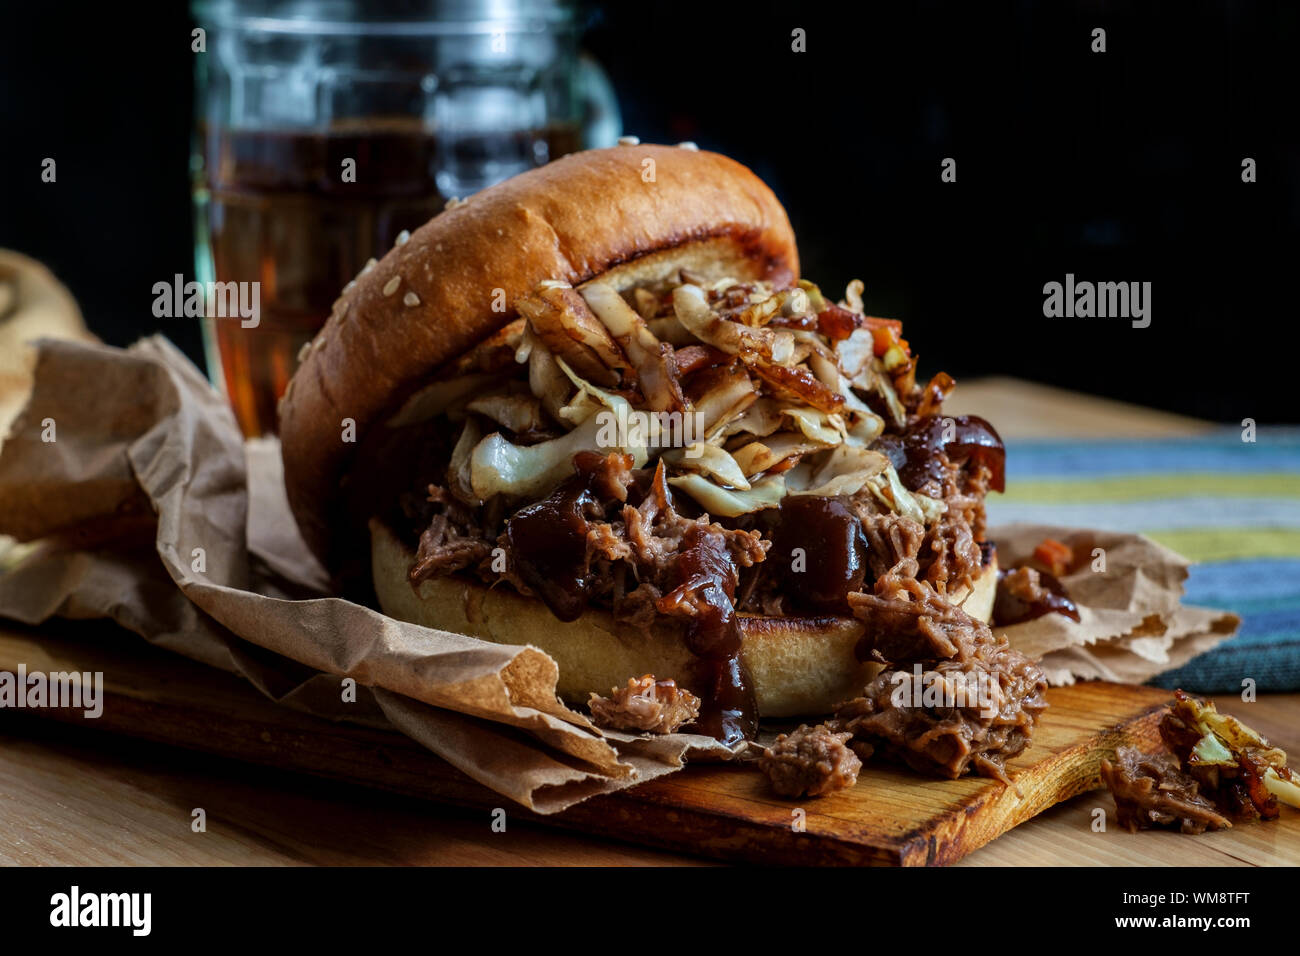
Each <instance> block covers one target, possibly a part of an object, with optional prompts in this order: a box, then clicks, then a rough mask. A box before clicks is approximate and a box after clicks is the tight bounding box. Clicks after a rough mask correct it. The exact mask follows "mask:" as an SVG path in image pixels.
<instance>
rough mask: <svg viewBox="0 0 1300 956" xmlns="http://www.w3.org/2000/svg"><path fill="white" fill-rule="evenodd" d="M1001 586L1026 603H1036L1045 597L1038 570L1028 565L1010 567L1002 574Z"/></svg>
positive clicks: (1046, 592) (1045, 592)
mask: <svg viewBox="0 0 1300 956" xmlns="http://www.w3.org/2000/svg"><path fill="white" fill-rule="evenodd" d="M1001 585H1002V587H1004V588H1006V590H1007V593H1008V594H1010V595H1011V596H1012V597H1015V598H1017V599H1018V600H1021V601H1024V602H1025V603H1026V604H1038V603H1040V602H1041V601H1043V599H1044V598H1046V597H1047V594H1048V591H1047V589H1046V588H1044V587H1043V582H1042V579H1041V578H1040V577H1039V574H1038V571H1036V570H1035V569H1034V568H1030V567H1020V568H1012V569H1011V570H1009V571H1007V573H1006V574H1004V575H1003V576H1002V581H1001Z"/></svg>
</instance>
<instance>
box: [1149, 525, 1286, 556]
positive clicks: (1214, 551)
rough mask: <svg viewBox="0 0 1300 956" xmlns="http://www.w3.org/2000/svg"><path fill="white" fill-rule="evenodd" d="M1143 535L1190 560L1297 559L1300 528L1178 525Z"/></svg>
mask: <svg viewBox="0 0 1300 956" xmlns="http://www.w3.org/2000/svg"><path fill="white" fill-rule="evenodd" d="M1145 534H1146V535H1147V537H1149V538H1154V539H1155V540H1156V541H1159V542H1160V543H1161V544H1163V545H1164V546H1165V547H1167V548H1173V549H1174V550H1175V551H1177V552H1178V553H1179V554H1181V555H1183V557H1185V558H1188V559H1190V560H1192V561H1236V560H1240V559H1242V558H1300V530H1297V529H1294V528H1179V529H1177V530H1173V531H1146V532H1145Z"/></svg>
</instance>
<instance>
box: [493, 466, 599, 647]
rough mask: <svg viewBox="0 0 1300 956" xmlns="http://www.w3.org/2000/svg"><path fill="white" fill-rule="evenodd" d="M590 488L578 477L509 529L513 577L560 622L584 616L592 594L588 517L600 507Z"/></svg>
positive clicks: (515, 519) (524, 511) (524, 512)
mask: <svg viewBox="0 0 1300 956" xmlns="http://www.w3.org/2000/svg"><path fill="white" fill-rule="evenodd" d="M590 483H591V479H590V476H588V475H584V474H581V473H579V474H576V475H574V476H573V477H571V478H569V479H568V480H567V481H565V482H564V483H563V484H561V485H560V487H558V488H556V489H555V491H554V492H552V494H551V496H550V497H549V498H546V499H544V500H542V501H539V502H537V503H536V504H533V505H529V506H528V507H527V508H524V509H522V510H521V511H518V512H516V514H515V515H514V517H512V518H511V519H510V521H509V523H508V524H507V525H506V539H507V541H508V542H509V545H510V553H511V554H512V555H513V556H514V565H515V572H516V573H517V574H518V575H519V577H520V579H521V580H522V581H523V582H524V583H525V584H527V585H528V586H529V587H530V588H532V590H533V591H534V592H536V594H537V596H538V597H540V598H541V599H542V600H543V601H544V602H545V603H546V606H547V607H548V608H550V609H551V613H552V614H554V615H555V616H556V617H558V618H559V619H560V620H561V621H574V620H577V619H578V617H580V616H581V614H582V612H583V611H584V610H585V609H586V607H587V594H588V592H589V590H590V588H591V565H590V561H589V560H588V557H587V517H586V511H587V509H589V508H595V507H598V503H597V501H596V496H595V495H594V494H592V492H591V489H590V487H589V485H590Z"/></svg>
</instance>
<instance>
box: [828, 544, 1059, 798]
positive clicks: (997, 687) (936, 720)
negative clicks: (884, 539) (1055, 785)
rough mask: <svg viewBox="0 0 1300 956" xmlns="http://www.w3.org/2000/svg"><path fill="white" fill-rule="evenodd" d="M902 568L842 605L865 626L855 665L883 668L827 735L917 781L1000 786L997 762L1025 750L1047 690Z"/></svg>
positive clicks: (912, 570)
mask: <svg viewBox="0 0 1300 956" xmlns="http://www.w3.org/2000/svg"><path fill="white" fill-rule="evenodd" d="M917 570H918V565H917V562H916V560H915V559H914V558H906V559H904V560H903V561H901V562H899V564H898V566H897V567H895V568H893V569H891V570H890V571H889V573H887V574H885V575H882V576H881V577H880V578H879V579H878V580H877V582H876V585H875V588H874V589H873V591H872V593H857V594H851V595H849V604H850V606H851V607H852V608H853V613H854V615H855V616H857V617H858V618H859V619H860V620H861V621H862V622H863V623H864V624H865V625H866V629H865V634H864V636H863V638H862V642H861V643H860V645H859V649H858V656H859V657H860V658H863V659H867V658H874V659H876V660H878V661H883V662H885V663H887V664H889V665H890V666H889V667H887V668H886V669H885V670H884V671H882V672H881V673H880V674H879V675H877V676H876V678H875V679H874V680H873V681H872V682H871V683H870V684H868V685H867V687H866V688H865V689H864V690H863V693H862V696H860V697H858V698H856V699H854V700H851V701H849V702H847V703H845V704H842V705H841V706H840V707H839V708H838V709H837V711H836V714H835V717H836V723H835V726H836V727H838V728H841V729H843V730H846V731H849V732H850V733H852V734H853V735H854V737H855V738H862V739H863V740H865V741H866V742H868V743H873V744H874V743H879V745H880V746H881V747H882V748H883V751H884V752H885V753H886V754H887V755H888V756H891V757H894V758H896V759H899V760H902V761H903V762H905V763H906V764H907V765H908V766H910V767H912V768H913V769H915V770H918V771H920V772H922V773H932V774H938V775H940V776H946V777H952V778H956V777H959V776H961V775H962V774H964V773H966V772H967V771H968V770H974V771H975V772H976V773H979V774H982V775H983V776H986V777H994V778H996V779H999V780H1002V781H1003V782H1008V780H1007V777H1006V769H1005V768H1006V761H1007V759H1009V758H1011V757H1014V756H1015V755H1016V754H1018V753H1020V752H1021V751H1022V750H1024V749H1025V747H1027V746H1028V745H1029V739H1030V736H1031V735H1032V733H1033V728H1034V725H1035V724H1036V723H1037V722H1038V718H1039V716H1040V715H1041V714H1042V712H1043V711H1044V710H1045V709H1046V707H1047V700H1046V697H1045V696H1044V694H1045V692H1046V690H1047V680H1046V678H1045V677H1044V675H1043V672H1042V670H1041V669H1040V668H1039V667H1038V665H1037V664H1035V663H1034V662H1033V661H1031V660H1029V658H1027V657H1025V656H1024V655H1023V654H1021V653H1020V652H1019V651H1017V650H1015V649H1014V648H1012V647H1011V645H1010V644H1008V643H1007V640H1006V638H1005V637H1001V636H995V635H994V634H993V632H992V630H991V629H990V628H989V626H988V625H987V624H985V623H984V622H983V621H979V620H976V619H975V618H973V617H971V616H970V615H969V614H967V613H966V612H965V611H963V610H962V609H961V608H959V607H956V606H955V605H952V604H949V603H948V602H947V601H946V600H945V599H944V598H942V597H940V596H939V594H938V593H937V592H936V591H935V590H934V588H933V587H932V586H931V585H929V584H928V583H924V582H921V581H918V580H917V579H916V574H917Z"/></svg>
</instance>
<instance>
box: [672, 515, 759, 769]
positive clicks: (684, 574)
mask: <svg viewBox="0 0 1300 956" xmlns="http://www.w3.org/2000/svg"><path fill="white" fill-rule="evenodd" d="M676 574H677V582H678V583H677V587H676V588H674V589H673V590H672V591H670V592H669V593H668V594H666V595H664V596H663V598H661V599H660V601H659V609H660V611H661V612H663V613H667V614H673V613H679V614H683V615H684V616H686V646H687V647H688V648H690V650H691V653H693V654H695V656H696V657H698V658H700V667H699V671H700V674H701V680H700V685H701V687H702V688H703V690H704V691H705V694H704V696H703V699H702V707H701V711H700V717H699V720H698V721H696V724H695V726H696V729H698V730H699V731H700V732H701V733H705V734H708V735H709V736H711V737H716V738H717V739H718V740H720V741H722V742H723V743H724V744H728V745H730V744H734V743H739V742H740V741H741V740H748V739H750V738H752V737H753V736H754V734H755V733H756V732H757V731H758V706H757V701H756V699H755V696H754V688H753V685H752V683H751V682H750V679H749V674H748V673H747V672H746V669H745V665H744V662H743V661H742V660H741V659H740V646H741V640H742V636H743V635H742V633H741V630H740V622H739V621H738V620H737V619H736V608H735V599H736V583H737V581H738V580H739V572H738V571H737V569H736V564H735V562H734V561H732V560H731V555H730V554H729V553H728V552H727V549H726V546H725V544H723V543H722V541H720V540H719V539H718V537H717V536H716V535H712V534H710V533H709V532H708V531H707V529H705V528H703V527H701V526H699V525H696V526H695V527H693V528H691V529H690V530H689V531H687V532H686V536H685V537H684V538H682V550H681V552H680V553H679V554H678V557H677V565H676Z"/></svg>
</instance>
